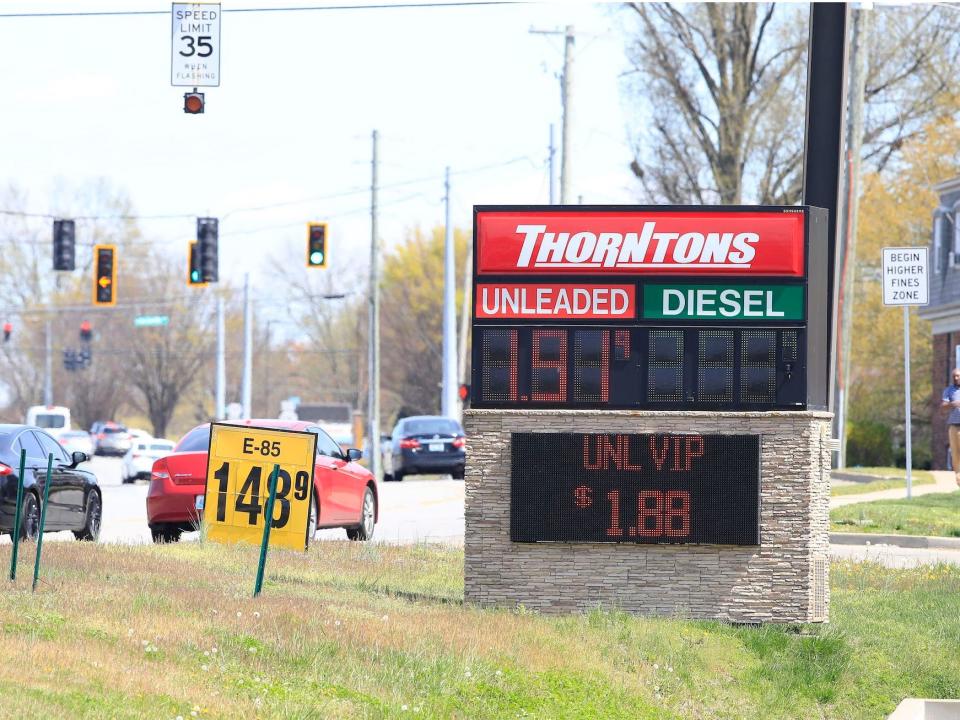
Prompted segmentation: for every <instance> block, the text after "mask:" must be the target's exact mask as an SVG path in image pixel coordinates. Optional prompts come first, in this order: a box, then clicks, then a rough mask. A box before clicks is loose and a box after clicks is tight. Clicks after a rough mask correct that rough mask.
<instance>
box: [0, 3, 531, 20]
mask: <svg viewBox="0 0 960 720" xmlns="http://www.w3.org/2000/svg"><path fill="white" fill-rule="evenodd" d="M526 4H527V2H525V1H524V0H508V1H502V0H501V1H497V0H488V1H485V0H476V1H474V2H406V3H367V4H363V5H307V6H303V7H268V8H224V9H222V10H221V12H223V13H261V12H323V11H331V10H410V9H417V8H445V7H450V8H458V7H482V6H486V5H526ZM169 14H170V11H169V10H88V11H80V12H35V13H30V12H24V13H0V18H54V17H122V16H140V15H169Z"/></svg>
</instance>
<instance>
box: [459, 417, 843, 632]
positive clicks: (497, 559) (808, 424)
mask: <svg viewBox="0 0 960 720" xmlns="http://www.w3.org/2000/svg"><path fill="white" fill-rule="evenodd" d="M831 418H832V415H831V414H830V413H825V412H769V413H749V412H729V413H724V412H720V413H717V412H650V411H614V412H611V411H589V410H524V411H510V410H507V411H501V410H470V411H467V412H466V413H464V427H465V431H466V436H467V442H468V447H467V468H466V508H465V516H466V534H465V542H464V545H465V569H464V574H465V581H466V588H465V598H466V600H467V602H471V603H476V604H479V605H482V606H503V607H516V606H520V605H522V606H523V607H524V608H526V609H529V610H535V611H539V612H544V613H559V612H583V611H586V610H591V609H593V608H597V607H601V608H606V609H618V610H625V611H628V612H633V613H639V614H649V615H669V616H677V617H689V618H713V619H718V620H725V621H728V622H742V623H794V622H827V621H828V620H829V607H830V587H829V575H828V573H829V552H830V539H829V513H830V451H829V448H828V440H829V437H830V421H831ZM514 432H568V433H569V432H604V433H613V432H616V433H679V432H682V433H702V434H705V435H706V434H732V435H742V434H756V435H760V438H761V440H760V455H761V457H760V474H761V490H760V538H761V545H760V546H759V547H732V546H716V545H638V544H633V543H623V544H607V543H595V544H590V543H575V544H573V543H570V544H568V543H513V542H511V541H510V452H511V448H510V434H511V433H514Z"/></svg>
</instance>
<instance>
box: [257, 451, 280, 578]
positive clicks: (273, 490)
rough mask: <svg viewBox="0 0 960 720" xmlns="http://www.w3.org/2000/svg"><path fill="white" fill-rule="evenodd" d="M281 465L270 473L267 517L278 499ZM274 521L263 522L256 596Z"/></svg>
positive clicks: (271, 513)
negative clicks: (278, 479) (278, 480)
mask: <svg viewBox="0 0 960 720" xmlns="http://www.w3.org/2000/svg"><path fill="white" fill-rule="evenodd" d="M279 474H280V466H279V465H274V466H273V472H272V473H270V497H269V498H267V517H273V504H274V503H275V502H276V500H277V476H278V475H279ZM272 525H273V523H264V524H263V540H262V541H261V542H260V564H259V565H257V582H256V583H254V585H253V596H254V597H256V596H257V595H259V594H260V591H261V590H262V589H263V570H264V568H265V567H266V566H267V548H268V547H269V546H270V527H271V526H272Z"/></svg>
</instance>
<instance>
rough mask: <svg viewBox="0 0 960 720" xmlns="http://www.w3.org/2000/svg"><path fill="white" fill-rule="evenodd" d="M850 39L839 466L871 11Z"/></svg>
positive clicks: (859, 15) (843, 459)
mask: <svg viewBox="0 0 960 720" xmlns="http://www.w3.org/2000/svg"><path fill="white" fill-rule="evenodd" d="M852 15H853V29H852V32H851V38H850V44H851V45H850V85H849V88H848V96H847V126H846V146H847V152H846V158H845V159H846V162H845V163H844V164H843V179H842V185H841V191H840V211H839V213H838V216H839V217H838V219H839V222H838V227H837V234H838V235H839V242H838V243H837V244H838V246H839V248H840V252H841V253H842V258H843V260H842V262H843V265H842V268H841V271H840V272H841V281H840V288H839V293H838V295H839V302H840V308H839V310H840V313H839V314H840V327H839V328H838V330H839V332H840V353H839V358H838V359H839V361H840V372H839V378H838V379H839V380H840V387H839V389H838V391H837V433H838V434H837V435H836V437H838V438H840V459H839V462H838V463H837V465H838V467H846V465H847V432H846V425H847V406H848V404H849V401H850V392H849V389H850V364H851V363H850V348H851V344H852V339H853V305H854V301H855V297H854V296H855V294H856V290H855V288H856V266H857V262H856V258H857V213H858V211H859V207H860V152H861V150H860V149H861V146H862V144H863V98H864V92H865V88H866V80H867V73H866V64H867V48H868V45H867V41H868V39H869V37H870V31H871V26H872V24H873V13H872V12H871V11H870V10H864V9H862V8H861V9H856V8H854V9H853V10H852Z"/></svg>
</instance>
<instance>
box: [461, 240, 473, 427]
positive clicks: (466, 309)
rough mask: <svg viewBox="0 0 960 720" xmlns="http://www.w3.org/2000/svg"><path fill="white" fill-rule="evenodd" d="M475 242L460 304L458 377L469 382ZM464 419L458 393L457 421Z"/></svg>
mask: <svg viewBox="0 0 960 720" xmlns="http://www.w3.org/2000/svg"><path fill="white" fill-rule="evenodd" d="M472 286H473V243H472V242H468V243H467V256H466V258H464V261H463V304H462V305H461V306H460V338H459V340H460V346H459V349H458V352H457V358H458V362H457V377H458V378H459V379H460V382H461V383H466V382H467V336H468V335H469V334H470V318H471V315H472V313H471V310H470V307H471V306H470V303H471V296H472V295H473V292H472V290H473V287H472ZM462 420H463V402H462V401H461V400H460V394H459V393H457V421H458V422H460V421H462Z"/></svg>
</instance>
